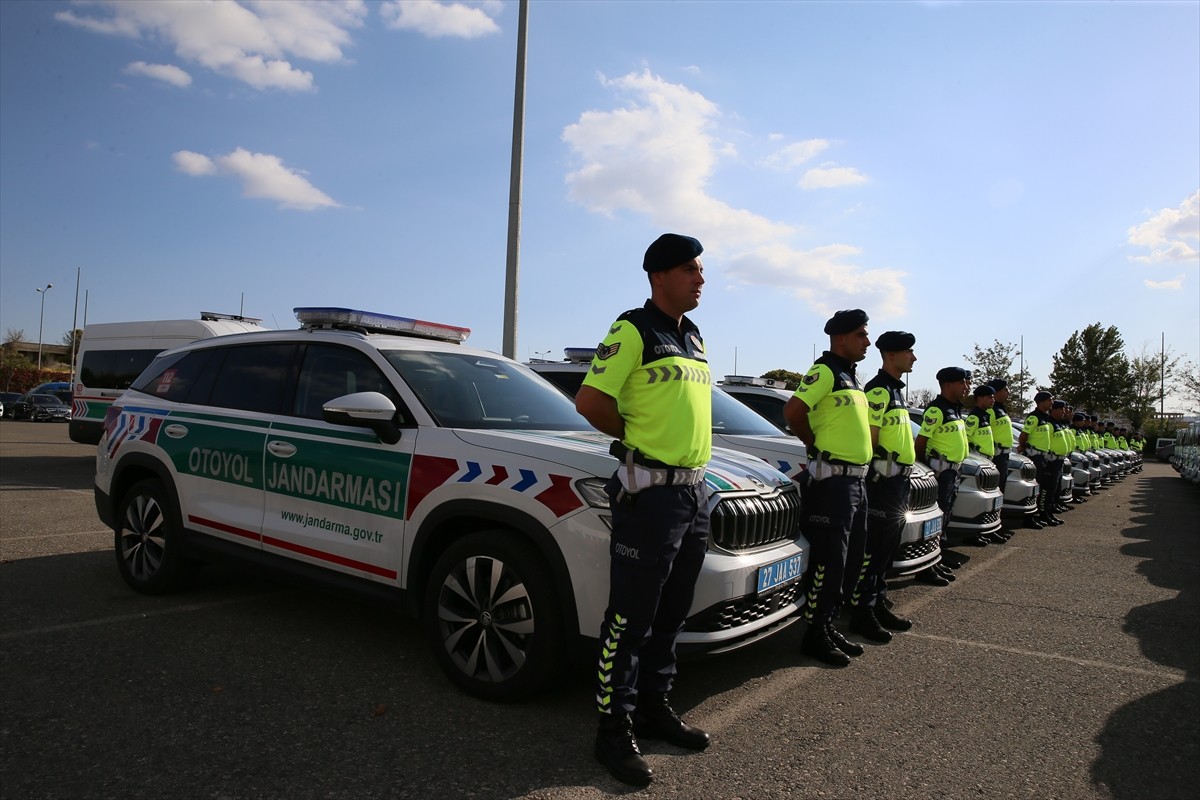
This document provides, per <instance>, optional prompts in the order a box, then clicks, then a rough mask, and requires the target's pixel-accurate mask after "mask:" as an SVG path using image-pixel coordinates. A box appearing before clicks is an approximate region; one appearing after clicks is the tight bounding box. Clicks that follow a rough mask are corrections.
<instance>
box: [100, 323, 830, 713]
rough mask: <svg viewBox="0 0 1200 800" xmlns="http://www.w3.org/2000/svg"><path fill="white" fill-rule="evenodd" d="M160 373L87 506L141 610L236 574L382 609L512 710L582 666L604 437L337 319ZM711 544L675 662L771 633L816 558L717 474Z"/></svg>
mask: <svg viewBox="0 0 1200 800" xmlns="http://www.w3.org/2000/svg"><path fill="white" fill-rule="evenodd" d="M296 313H297V318H298V319H299V320H300V322H301V326H302V327H301V328H300V329H299V330H293V331H266V332H259V333H246V334H232V335H228V336H222V337H217V338H213V339H207V340H201V341H197V342H194V343H192V344H189V345H185V346H183V347H179V348H176V349H173V350H169V351H166V352H165V353H162V354H160V355H159V356H158V357H157V358H156V359H155V360H154V361H153V362H152V363H151V365H150V366H149V367H147V368H146V370H145V371H144V372H143V373H142V374H141V375H140V376H139V377H138V379H137V380H136V381H135V382H134V383H133V385H132V387H131V388H130V389H129V390H128V391H126V392H125V393H124V394H123V395H121V397H120V398H118V399H117V400H116V401H115V402H114V403H113V405H112V407H111V409H110V410H109V412H108V414H107V416H106V419H105V422H104V433H103V435H102V438H101V440H100V443H99V446H98V452H97V458H96V486H95V500H96V509H97V512H98V513H99V516H100V518H101V519H102V520H103V521H104V522H105V523H106V524H107V525H108V526H109V527H111V528H112V529H113V530H114V532H115V537H114V540H115V547H116V560H117V566H118V569H119V570H120V573H121V575H122V577H123V578H124V579H125V581H126V582H127V583H128V584H129V585H130V586H131V587H132V588H134V589H135V590H137V591H140V592H145V593H151V594H153V593H159V592H165V591H168V590H171V589H174V588H177V587H179V586H180V584H181V583H182V582H183V581H184V579H185V578H186V576H187V575H188V573H189V572H190V568H191V566H192V565H194V564H195V563H197V561H198V560H205V559H209V558H212V557H229V556H232V557H234V558H237V559H241V560H244V561H251V562H256V563H261V564H265V565H267V566H272V567H277V568H281V569H282V570H284V571H285V572H287V573H289V574H294V575H297V576H299V577H305V578H312V579H315V580H317V581H318V582H320V583H322V584H324V585H330V586H337V587H342V588H344V587H350V588H353V589H359V590H364V591H366V592H368V593H371V594H376V595H378V594H380V593H383V594H385V595H387V596H388V597H390V598H391V599H393V600H395V601H396V602H397V603H398V605H399V607H400V608H402V609H403V610H405V611H406V612H407V613H410V614H412V615H415V616H417V617H418V618H419V619H421V620H422V622H423V627H424V628H425V630H426V632H427V635H428V638H429V640H430V643H431V645H432V648H433V651H434V653H435V655H436V657H437V659H438V661H439V663H440V664H441V666H442V667H443V668H444V670H445V671H446V672H447V674H448V675H449V676H450V677H451V678H452V679H453V680H454V681H455V682H456V683H457V684H458V685H459V686H461V687H462V688H464V689H465V690H467V691H469V692H471V693H474V694H476V695H479V696H482V697H487V698H493V699H508V698H514V697H518V696H521V695H524V694H528V693H530V692H532V691H534V690H536V689H538V688H539V687H541V686H542V685H544V683H545V681H546V679H547V678H548V677H550V675H551V674H552V673H553V672H554V671H555V669H556V668H557V667H558V666H559V664H560V663H561V662H562V661H563V657H564V656H566V655H569V654H571V653H575V654H580V655H582V654H583V653H586V654H587V655H588V656H591V655H592V654H593V652H594V651H593V650H585V649H584V648H583V647H581V645H584V646H586V645H587V643H588V642H589V641H591V637H594V636H595V635H596V634H597V633H598V631H599V626H600V621H601V617H602V615H603V612H604V608H605V605H606V603H607V599H608V562H609V552H608V550H609V542H610V537H609V525H610V516H609V512H608V499H607V496H606V495H605V492H604V483H605V481H606V479H607V478H608V477H609V475H611V473H612V471H613V468H614V466H615V462H614V460H613V459H612V457H611V456H610V455H609V454H608V446H609V444H610V442H611V439H610V438H609V437H607V436H605V435H603V434H600V433H598V432H596V431H594V430H593V429H591V428H590V427H589V426H588V424H587V423H586V422H585V421H584V419H583V418H582V417H581V416H579V414H578V413H577V412H576V411H575V408H574V406H573V404H572V403H571V401H570V400H568V399H567V398H566V397H565V396H564V395H563V394H562V393H561V392H559V391H558V390H557V389H555V388H554V387H553V386H551V385H550V384H549V383H547V382H546V381H544V380H542V379H540V378H538V377H537V376H536V375H535V374H534V373H532V372H531V371H530V370H528V369H527V368H525V367H524V366H522V365H520V364H517V363H516V362H514V361H511V360H509V359H506V358H504V357H502V356H499V355H497V354H495V353H491V352H487V351H484V350H477V349H471V348H467V347H466V346H464V345H463V344H462V342H463V341H464V340H465V339H466V337H467V335H468V334H469V331H468V330H467V329H465V328H456V327H453V326H446V325H438V324H432V323H427V322H423V321H420V320H411V319H406V318H402V317H393V316H388V315H383V314H370V313H366V312H359V311H353V310H349V309H337V308H301V309H296ZM706 481H707V483H708V485H709V488H710V490H711V503H712V506H711V511H712V534H711V538H710V541H709V551H708V554H707V557H706V558H705V563H704V569H703V571H702V573H701V576H700V578H699V582H698V584H697V588H696V597H695V602H694V605H693V608H692V613H691V616H690V617H689V618H688V620H687V622H686V624H685V628H684V631H683V632H682V634H681V635H680V637H679V646H680V648H681V650H702V651H707V652H720V651H724V650H729V649H733V648H735V647H738V646H739V645H742V644H746V643H749V642H751V641H754V640H756V639H759V638H761V637H763V636H766V635H768V634H770V633H772V632H775V631H777V630H780V629H782V628H783V627H785V626H787V625H788V624H790V623H791V622H793V621H795V620H796V618H797V616H796V614H795V612H796V611H797V610H798V608H799V607H800V605H801V602H802V597H801V595H800V591H799V578H800V576H801V575H802V574H803V572H804V568H805V566H806V561H807V557H808V547H807V543H806V542H805V540H804V539H803V537H802V536H801V535H800V534H799V530H798V524H799V508H800V501H799V493H798V491H797V490H796V487H795V485H794V484H793V483H792V482H791V481H790V480H788V479H787V477H786V476H784V475H783V474H781V473H779V472H778V471H776V470H774V469H772V468H771V467H770V466H769V465H767V464H765V463H763V462H762V461H760V460H758V459H751V458H748V457H745V456H741V455H739V454H737V453H732V452H722V453H720V454H717V455H714V458H713V460H712V462H711V463H710V464H709V465H708V467H707V475H706Z"/></svg>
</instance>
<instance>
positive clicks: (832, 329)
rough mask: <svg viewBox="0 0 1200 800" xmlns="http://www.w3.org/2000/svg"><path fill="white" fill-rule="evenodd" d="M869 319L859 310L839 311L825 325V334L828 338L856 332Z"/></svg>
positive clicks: (865, 313)
mask: <svg viewBox="0 0 1200 800" xmlns="http://www.w3.org/2000/svg"><path fill="white" fill-rule="evenodd" d="M869 319H870V318H869V317H868V316H867V312H865V311H863V310H862V309H861V308H851V309H846V310H843V311H839V312H837V313H836V314H834V315H833V316H832V317H830V318H829V321H828V322H826V323H825V332H826V333H828V334H829V335H830V336H837V335H839V334H842V333H850V331H856V330H858V329H859V328H861V327H862V326H863V325H866V324H867V321H868V320H869Z"/></svg>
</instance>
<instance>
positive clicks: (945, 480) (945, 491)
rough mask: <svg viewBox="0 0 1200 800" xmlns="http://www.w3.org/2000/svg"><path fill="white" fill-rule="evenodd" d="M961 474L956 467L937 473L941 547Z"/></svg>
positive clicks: (944, 541) (956, 495) (947, 529)
mask: <svg viewBox="0 0 1200 800" xmlns="http://www.w3.org/2000/svg"><path fill="white" fill-rule="evenodd" d="M961 482H962V476H961V475H959V474H958V470H956V469H944V470H942V471H941V472H939V473H938V474H937V484H938V508H940V509H941V510H942V536H941V541H942V547H945V546H946V544H947V537H948V536H949V532H950V511H951V509H953V508H954V500H955V498H957V497H958V484H959V483H961Z"/></svg>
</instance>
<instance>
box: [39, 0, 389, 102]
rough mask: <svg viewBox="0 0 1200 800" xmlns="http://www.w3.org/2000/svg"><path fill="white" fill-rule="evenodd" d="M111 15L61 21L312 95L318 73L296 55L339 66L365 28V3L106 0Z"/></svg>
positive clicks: (71, 15) (60, 15)
mask: <svg viewBox="0 0 1200 800" xmlns="http://www.w3.org/2000/svg"><path fill="white" fill-rule="evenodd" d="M95 5H97V6H99V7H100V8H101V9H103V11H104V12H108V14H109V16H101V15H100V14H99V13H98V14H97V15H92V16H84V15H83V14H81V13H76V12H75V11H74V10H70V9H68V10H66V11H60V12H57V13H56V14H55V15H54V17H55V19H57V20H59V21H60V22H65V23H67V24H69V25H74V26H76V27H79V28H83V29H85V30H90V31H93V32H95V33H102V34H109V35H114V36H127V37H130V38H135V39H141V40H144V41H149V42H155V41H163V42H166V43H167V44H168V45H170V46H171V47H173V48H174V52H175V54H176V55H177V56H178V57H180V58H181V59H183V60H184V61H187V62H189V63H193V64H198V65H200V66H202V67H204V68H206V69H209V70H211V71H213V72H215V73H217V74H219V75H224V76H226V77H230V78H234V79H235V80H239V81H241V82H243V83H245V84H247V85H249V86H253V87H254V88H256V89H283V90H287V91H309V90H311V89H312V88H313V75H312V73H311V72H306V71H304V70H302V69H299V68H297V67H295V66H293V65H292V63H291V62H290V61H289V60H288V59H289V58H302V59H308V60H311V61H321V62H335V61H340V60H342V59H343V58H344V56H343V53H342V48H343V47H345V46H347V45H349V44H351V39H350V34H349V32H348V29H349V28H357V27H361V26H362V24H363V22H362V21H363V18H364V17H365V16H366V14H367V7H366V5H365V4H364V3H363V1H362V0H337V1H336V2H334V1H332V0H331V1H330V2H320V3H316V2H292V1H291V0H245V1H244V2H240V3H239V2H232V1H231V0H227V1H226V2H219V3H210V2H204V1H203V0H171V2H161V1H160V0H101V1H100V2H98V3H96V4H95Z"/></svg>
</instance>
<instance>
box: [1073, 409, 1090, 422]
mask: <svg viewBox="0 0 1200 800" xmlns="http://www.w3.org/2000/svg"><path fill="white" fill-rule="evenodd" d="M1087 418H1088V415H1087V414H1080V413H1079V412H1078V411H1076V412H1075V416H1073V417H1071V421H1072V422H1083V421H1084V420H1086V419H1087Z"/></svg>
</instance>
